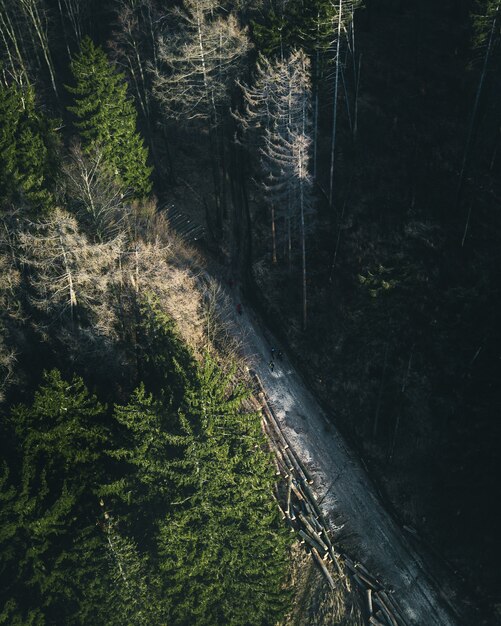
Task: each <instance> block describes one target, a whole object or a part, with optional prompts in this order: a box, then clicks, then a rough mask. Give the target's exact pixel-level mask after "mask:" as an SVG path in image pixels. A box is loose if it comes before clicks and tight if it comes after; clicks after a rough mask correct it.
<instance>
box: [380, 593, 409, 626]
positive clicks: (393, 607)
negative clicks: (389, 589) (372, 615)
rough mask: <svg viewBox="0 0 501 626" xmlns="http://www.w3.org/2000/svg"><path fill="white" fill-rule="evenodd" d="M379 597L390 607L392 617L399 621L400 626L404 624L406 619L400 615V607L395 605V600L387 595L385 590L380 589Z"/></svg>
mask: <svg viewBox="0 0 501 626" xmlns="http://www.w3.org/2000/svg"><path fill="white" fill-rule="evenodd" d="M379 597H380V598H381V599H382V600H383V602H384V603H385V604H386V606H387V607H388V608H389V609H390V611H391V613H392V615H393V617H394V618H395V619H396V620H397V622H399V623H400V626H405V624H406V620H405V619H404V616H403V615H402V612H401V610H400V608H399V607H398V606H397V604H396V602H395V600H394V599H393V598H392V597H391V596H389V595H388V594H387V593H386V591H380V592H379Z"/></svg>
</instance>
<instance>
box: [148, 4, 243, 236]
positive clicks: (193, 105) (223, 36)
mask: <svg viewBox="0 0 501 626" xmlns="http://www.w3.org/2000/svg"><path fill="white" fill-rule="evenodd" d="M166 24H167V26H166V28H165V29H164V31H163V32H162V34H161V36H160V38H159V42H158V57H159V61H160V63H161V64H162V68H161V69H159V70H154V69H153V72H154V84H155V94H156V96H157V98H158V100H159V102H160V103H161V105H162V106H163V108H164V110H165V111H166V113H167V115H168V116H169V117H171V118H173V119H178V120H184V121H190V120H198V121H200V122H202V123H203V124H204V126H205V128H206V129H207V132H208V137H209V151H210V155H211V166H212V177H213V184H214V192H215V202H216V225H217V227H218V228H221V225H222V212H223V206H222V205H223V204H224V203H225V196H226V194H225V189H224V185H225V171H224V169H225V168H224V144H223V140H222V138H221V129H222V126H221V123H222V121H223V120H224V117H225V116H226V115H227V114H228V113H229V105H230V90H231V88H232V86H233V85H234V83H235V79H236V77H237V75H238V73H239V70H240V65H241V61H242V59H243V57H244V55H245V54H246V53H247V51H248V50H249V46H250V44H249V40H248V37H247V32H246V30H245V29H242V28H240V26H239V24H238V21H237V18H236V17H235V15H234V14H232V13H230V14H226V13H222V12H221V11H219V10H218V6H217V3H216V2H215V1H214V0H186V1H185V3H184V9H183V10H182V9H176V10H174V11H172V12H171V14H170V15H169V18H168V19H167V20H166ZM221 170H223V171H222V172H221Z"/></svg>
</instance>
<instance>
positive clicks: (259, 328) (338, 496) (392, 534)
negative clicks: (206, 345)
mask: <svg viewBox="0 0 501 626" xmlns="http://www.w3.org/2000/svg"><path fill="white" fill-rule="evenodd" d="M235 302H236V300H235ZM234 315H235V318H236V328H237V332H238V333H239V334H240V336H241V338H243V339H244V346H243V350H244V352H245V356H246V358H247V360H248V363H249V365H250V367H252V368H253V369H254V370H255V371H256V372H257V374H258V375H259V377H260V379H261V382H262V384H263V387H264V389H265V392H266V394H267V396H268V398H269V400H270V403H271V405H272V406H273V408H274V409H275V412H276V415H277V417H278V419H279V420H280V423H281V426H282V427H283V429H284V431H285V433H286V435H287V437H288V439H289V440H290V442H291V444H292V445H293V447H294V449H295V451H296V453H297V454H298V456H299V457H300V458H301V459H302V461H303V462H304V464H305V465H306V466H307V468H308V469H309V470H310V472H311V474H312V475H313V478H314V491H315V493H316V495H317V498H318V501H319V502H321V506H322V509H323V512H324V514H325V516H326V518H327V520H328V522H329V523H330V524H331V525H332V526H333V527H334V526H339V525H340V523H343V524H344V528H343V530H342V534H343V535H344V536H349V540H348V543H349V552H350V556H351V557H353V558H355V559H358V560H359V561H360V562H361V563H363V564H364V565H365V566H366V567H367V568H368V569H369V571H370V572H371V573H372V574H373V575H377V576H378V578H379V579H380V580H381V581H382V582H383V584H384V585H385V587H386V588H387V589H389V590H393V599H394V600H395V602H396V603H397V605H398V607H399V609H400V611H401V613H402V614H403V615H404V616H405V620H406V622H407V624H409V625H411V624H412V625H416V626H435V625H437V626H439V625H440V626H452V625H457V624H459V623H461V622H460V621H459V618H458V617H457V616H455V615H454V608H453V607H454V597H455V592H454V589H453V588H452V586H451V585H450V584H448V583H447V582H446V581H447V579H448V578H450V574H449V573H448V572H446V571H445V568H444V571H441V570H442V568H441V567H440V566H439V565H438V564H436V563H434V562H433V564H432V565H430V563H429V562H428V561H427V557H425V556H423V554H420V553H419V552H418V550H417V549H416V547H415V546H413V545H411V543H410V540H409V538H408V537H407V531H406V530H404V529H403V528H401V527H400V526H399V525H398V524H397V523H396V522H395V521H394V519H393V518H392V517H391V516H390V515H389V514H388V513H387V512H386V510H385V509H384V506H383V504H382V502H381V500H380V499H379V497H378V495H377V493H376V491H375V489H374V486H373V484H372V483H371V481H370V480H369V478H368V476H367V474H366V472H365V470H364V469H363V467H362V466H361V464H360V462H359V460H358V458H357V456H356V454H355V453H354V452H352V451H351V450H350V449H349V448H348V446H347V444H346V443H345V441H344V439H343V437H342V436H341V435H340V433H339V432H338V431H337V430H336V427H335V426H334V425H333V420H328V419H327V416H326V415H325V413H324V411H323V410H322V408H321V407H320V405H319V403H318V402H317V401H316V400H315V398H314V397H313V396H312V395H311V394H310V392H309V391H308V389H307V388H306V385H305V384H304V382H303V381H302V379H301V377H300V376H299V374H298V372H297V371H296V370H295V368H294V367H293V366H292V364H291V363H290V362H289V360H288V359H287V355H284V357H283V360H279V359H276V358H275V367H274V370H273V371H271V369H270V367H269V362H270V359H271V352H270V348H271V346H272V345H273V346H274V347H275V348H277V349H278V348H279V347H280V346H279V344H278V343H277V342H276V340H275V339H274V338H273V336H272V334H271V333H270V332H269V331H268V330H267V329H266V328H265V327H264V324H263V323H262V322H261V321H260V320H259V318H258V316H257V315H256V314H254V313H253V311H252V310H251V309H250V307H249V306H248V305H247V304H246V303H245V302H244V306H243V313H242V314H241V315H237V314H236V312H235V314H234ZM333 538H334V543H335V544H336V541H335V540H336V532H335V531H334V535H333ZM341 548H344V549H347V547H346V546H345V545H344V546H343V545H342V546H341ZM432 570H433V572H432Z"/></svg>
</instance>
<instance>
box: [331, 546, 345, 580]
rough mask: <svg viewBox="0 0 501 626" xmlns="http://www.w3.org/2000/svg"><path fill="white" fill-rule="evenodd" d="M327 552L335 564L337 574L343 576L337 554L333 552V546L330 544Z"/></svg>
mask: <svg viewBox="0 0 501 626" xmlns="http://www.w3.org/2000/svg"><path fill="white" fill-rule="evenodd" d="M329 554H330V555H331V559H332V562H333V563H334V565H335V566H336V569H337V572H338V574H339V575H340V576H344V571H343V568H342V567H341V565H340V564H339V560H338V555H337V554H336V553H335V552H334V547H333V546H332V545H330V546H329Z"/></svg>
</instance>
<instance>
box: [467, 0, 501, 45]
mask: <svg viewBox="0 0 501 626" xmlns="http://www.w3.org/2000/svg"><path fill="white" fill-rule="evenodd" d="M472 22H473V46H474V47H475V48H483V47H484V46H486V45H487V44H488V41H489V39H490V37H491V33H492V35H493V37H494V40H495V41H499V38H500V36H501V3H500V1H499V0H477V2H476V3H475V7H474V9H473V11H472Z"/></svg>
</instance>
